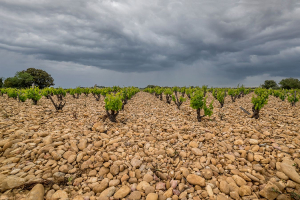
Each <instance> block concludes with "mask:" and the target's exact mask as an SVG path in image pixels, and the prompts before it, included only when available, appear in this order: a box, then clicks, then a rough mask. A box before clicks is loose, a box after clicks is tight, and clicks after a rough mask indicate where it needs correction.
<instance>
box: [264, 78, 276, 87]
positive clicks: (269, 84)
mask: <svg viewBox="0 0 300 200" xmlns="http://www.w3.org/2000/svg"><path fill="white" fill-rule="evenodd" d="M262 88H265V89H269V88H272V89H276V88H278V85H277V83H276V82H275V81H274V80H265V83H264V84H263V85H262Z"/></svg>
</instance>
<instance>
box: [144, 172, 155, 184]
mask: <svg viewBox="0 0 300 200" xmlns="http://www.w3.org/2000/svg"><path fill="white" fill-rule="evenodd" d="M143 180H144V181H146V182H148V183H150V182H151V181H153V176H152V175H150V174H145V175H144V178H143Z"/></svg>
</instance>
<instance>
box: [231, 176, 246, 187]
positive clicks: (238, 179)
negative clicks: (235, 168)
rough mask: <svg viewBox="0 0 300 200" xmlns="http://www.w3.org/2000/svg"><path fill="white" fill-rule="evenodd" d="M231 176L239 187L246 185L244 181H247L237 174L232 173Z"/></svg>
mask: <svg viewBox="0 0 300 200" xmlns="http://www.w3.org/2000/svg"><path fill="white" fill-rule="evenodd" d="M232 178H233V180H234V181H235V182H236V184H237V185H238V186H240V187H241V186H243V185H246V183H247V182H246V181H245V180H244V179H243V178H242V177H240V176H238V175H233V176H232Z"/></svg>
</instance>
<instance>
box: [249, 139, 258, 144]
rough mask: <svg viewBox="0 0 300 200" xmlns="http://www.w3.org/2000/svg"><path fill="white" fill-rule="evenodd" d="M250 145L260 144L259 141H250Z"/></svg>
mask: <svg viewBox="0 0 300 200" xmlns="http://www.w3.org/2000/svg"><path fill="white" fill-rule="evenodd" d="M249 143H250V144H252V145H256V144H258V140H255V139H250V140H249Z"/></svg>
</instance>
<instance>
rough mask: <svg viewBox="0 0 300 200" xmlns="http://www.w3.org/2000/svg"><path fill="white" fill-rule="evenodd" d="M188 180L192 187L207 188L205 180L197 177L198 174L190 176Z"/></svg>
mask: <svg viewBox="0 0 300 200" xmlns="http://www.w3.org/2000/svg"><path fill="white" fill-rule="evenodd" d="M186 179H187V181H188V182H189V183H190V184H192V185H200V186H202V187H204V186H205V179H204V178H202V177H200V176H197V175H196V174H189V175H188V176H187V177H186Z"/></svg>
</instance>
